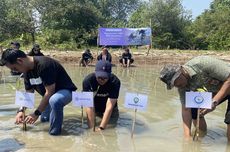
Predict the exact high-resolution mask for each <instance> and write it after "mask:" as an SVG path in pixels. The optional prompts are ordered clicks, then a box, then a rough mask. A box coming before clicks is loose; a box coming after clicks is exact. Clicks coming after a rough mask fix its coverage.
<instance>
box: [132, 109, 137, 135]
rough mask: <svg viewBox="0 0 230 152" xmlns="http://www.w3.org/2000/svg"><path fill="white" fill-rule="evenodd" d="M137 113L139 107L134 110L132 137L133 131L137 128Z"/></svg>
mask: <svg viewBox="0 0 230 152" xmlns="http://www.w3.org/2000/svg"><path fill="white" fill-rule="evenodd" d="M136 113H137V109H135V112H134V118H133V125H132V134H131V138H133V133H134V129H135V123H136Z"/></svg>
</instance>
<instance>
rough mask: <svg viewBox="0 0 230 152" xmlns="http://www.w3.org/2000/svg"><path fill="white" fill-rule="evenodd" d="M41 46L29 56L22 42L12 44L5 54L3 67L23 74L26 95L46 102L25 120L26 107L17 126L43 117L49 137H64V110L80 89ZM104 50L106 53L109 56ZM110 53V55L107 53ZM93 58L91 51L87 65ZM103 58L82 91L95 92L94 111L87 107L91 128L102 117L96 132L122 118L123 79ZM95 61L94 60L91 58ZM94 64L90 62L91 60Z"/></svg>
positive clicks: (19, 112) (85, 55)
mask: <svg viewBox="0 0 230 152" xmlns="http://www.w3.org/2000/svg"><path fill="white" fill-rule="evenodd" d="M40 50H41V49H40V47H39V45H37V44H36V45H34V46H33V48H32V50H31V51H30V52H29V53H28V54H25V52H23V51H21V50H20V44H19V43H18V42H12V43H11V48H9V49H6V50H4V51H3V52H2V55H1V60H0V66H6V67H7V68H9V69H10V70H11V71H13V72H18V73H22V74H23V79H24V85H25V90H26V92H34V91H37V92H38V93H39V94H40V95H41V96H42V99H41V101H40V103H39V105H38V107H37V108H36V110H35V111H34V112H33V113H31V114H29V115H27V116H26V117H25V119H23V110H24V108H23V107H20V108H19V109H18V111H17V114H16V124H21V123H24V122H25V123H27V124H34V123H35V122H36V121H37V119H38V118H39V117H40V121H41V122H49V123H50V128H49V134H50V135H60V134H61V132H62V124H63V117H64V112H63V110H64V107H65V106H66V105H67V104H69V103H70V102H71V101H72V91H76V90H77V87H76V85H75V84H74V83H73V81H72V80H71V78H70V76H69V75H68V73H67V72H66V70H65V68H64V67H63V66H62V65H61V64H60V63H59V62H58V61H56V60H55V59H52V58H50V57H48V56H44V55H43V54H42V53H41V52H40ZM105 52H106V51H105V49H104V53H105ZM107 53H108V52H107ZM89 56H90V51H89V50H86V51H85V54H84V58H83V60H84V63H88V60H87V62H86V60H85V59H86V58H88V57H89ZM101 57H102V58H105V59H106V60H104V59H102V60H99V61H98V62H97V63H96V66H95V71H94V72H92V73H90V74H89V75H87V76H86V77H85V78H84V79H83V81H82V85H83V90H82V91H92V92H93V93H94V108H86V114H87V123H88V127H89V128H93V127H95V125H96V122H95V119H94V118H95V117H96V116H98V117H101V122H100V124H99V126H98V127H97V129H96V131H102V130H105V129H106V126H107V124H108V123H109V121H110V120H112V121H113V122H114V120H115V121H116V120H117V119H118V116H119V111H118V104H117V100H118V96H119V90H120V80H119V78H118V77H117V76H115V75H114V74H113V73H112V64H111V58H110V59H109V61H107V59H108V58H109V57H108V56H104V54H103V53H102V55H101ZM89 58H90V59H92V57H89ZM89 62H90V61H89Z"/></svg>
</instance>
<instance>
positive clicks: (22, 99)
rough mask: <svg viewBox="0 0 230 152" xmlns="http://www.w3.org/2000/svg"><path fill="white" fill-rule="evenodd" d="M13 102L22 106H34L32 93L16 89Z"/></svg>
mask: <svg viewBox="0 0 230 152" xmlns="http://www.w3.org/2000/svg"><path fill="white" fill-rule="evenodd" d="M15 104H16V105H18V106H22V107H27V108H34V93H30V92H22V91H16V96H15Z"/></svg>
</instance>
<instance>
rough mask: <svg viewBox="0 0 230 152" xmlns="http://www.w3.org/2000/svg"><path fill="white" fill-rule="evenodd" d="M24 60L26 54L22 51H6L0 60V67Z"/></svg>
mask: <svg viewBox="0 0 230 152" xmlns="http://www.w3.org/2000/svg"><path fill="white" fill-rule="evenodd" d="M20 57H21V58H24V57H26V54H25V53H24V52H23V51H21V50H14V49H6V50H5V51H3V52H2V57H1V60H0V66H4V65H6V63H10V64H14V63H16V62H17V58H20Z"/></svg>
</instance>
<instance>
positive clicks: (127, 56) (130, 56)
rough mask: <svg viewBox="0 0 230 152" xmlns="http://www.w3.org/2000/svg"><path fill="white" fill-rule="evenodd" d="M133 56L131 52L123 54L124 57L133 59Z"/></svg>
mask: <svg viewBox="0 0 230 152" xmlns="http://www.w3.org/2000/svg"><path fill="white" fill-rule="evenodd" d="M131 58H132V55H131V53H123V54H122V59H129V60H130V59H131Z"/></svg>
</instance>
